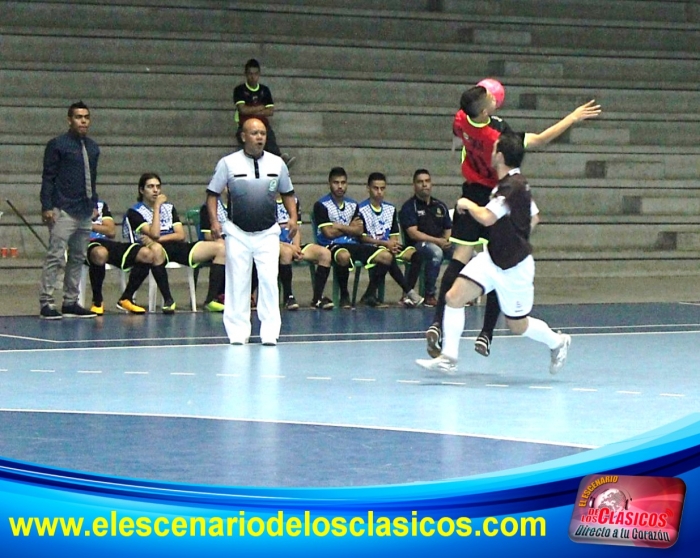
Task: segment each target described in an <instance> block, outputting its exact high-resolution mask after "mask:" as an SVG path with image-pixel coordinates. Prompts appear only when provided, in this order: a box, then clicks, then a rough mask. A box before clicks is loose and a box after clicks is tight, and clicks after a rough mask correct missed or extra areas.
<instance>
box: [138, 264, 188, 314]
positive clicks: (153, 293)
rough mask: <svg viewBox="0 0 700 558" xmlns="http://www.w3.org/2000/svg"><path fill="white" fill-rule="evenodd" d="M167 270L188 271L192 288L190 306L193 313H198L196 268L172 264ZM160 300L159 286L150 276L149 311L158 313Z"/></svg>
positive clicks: (151, 275)
mask: <svg viewBox="0 0 700 558" xmlns="http://www.w3.org/2000/svg"><path fill="white" fill-rule="evenodd" d="M165 269H186V270H187V284H188V285H189V288H190V305H191V306H192V312H196V311H197V290H196V288H195V285H194V268H191V267H190V266H188V265H180V264H179V263H175V262H170V263H168V264H167V265H166V266H165ZM157 298H158V285H157V284H156V280H155V279H154V278H153V274H152V273H150V274H149V275H148V311H149V312H155V311H156V303H157V300H156V299H157Z"/></svg>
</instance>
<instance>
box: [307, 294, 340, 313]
mask: <svg viewBox="0 0 700 558" xmlns="http://www.w3.org/2000/svg"><path fill="white" fill-rule="evenodd" d="M311 306H312V307H313V308H315V309H316V310H333V308H334V307H335V304H333V301H332V300H331V299H330V298H328V297H327V296H324V297H323V298H321V299H320V300H312V301H311Z"/></svg>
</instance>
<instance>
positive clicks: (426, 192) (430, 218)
mask: <svg viewBox="0 0 700 558" xmlns="http://www.w3.org/2000/svg"><path fill="white" fill-rule="evenodd" d="M432 190H433V184H432V181H431V180H430V173H429V172H428V171H427V170H425V169H418V170H416V172H414V173H413V194H414V195H413V197H412V198H410V199H409V200H408V201H406V203H404V204H403V206H402V207H401V211H400V212H399V224H400V225H401V228H402V229H403V231H404V233H405V235H406V244H407V245H408V246H413V247H414V248H415V249H416V252H417V253H418V254H419V255H420V256H421V260H422V261H423V262H424V266H425V291H424V292H423V293H422V294H423V295H424V296H425V302H424V304H425V305H426V306H431V307H432V306H435V305H436V304H437V297H436V296H435V295H436V293H437V278H438V276H439V275H440V266H441V265H442V260H443V259H446V260H449V259H450V258H451V257H452V252H454V247H453V246H452V244H450V234H451V233H452V220H451V219H450V212H449V209H448V208H447V206H446V205H445V204H444V203H443V202H441V201H440V200H438V199H436V198H434V197H432Z"/></svg>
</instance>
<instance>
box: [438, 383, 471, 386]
mask: <svg viewBox="0 0 700 558" xmlns="http://www.w3.org/2000/svg"><path fill="white" fill-rule="evenodd" d="M440 385H443V386H466V385H467V384H466V382H440Z"/></svg>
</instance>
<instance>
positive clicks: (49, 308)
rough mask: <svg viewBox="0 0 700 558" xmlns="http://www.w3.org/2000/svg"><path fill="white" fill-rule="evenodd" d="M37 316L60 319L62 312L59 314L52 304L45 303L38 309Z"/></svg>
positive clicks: (45, 318)
mask: <svg viewBox="0 0 700 558" xmlns="http://www.w3.org/2000/svg"><path fill="white" fill-rule="evenodd" d="M39 317H40V318H41V319H42V320H62V319H63V314H61V313H60V312H59V311H58V310H56V307H55V306H54V305H53V304H47V305H46V306H42V307H41V309H40V310H39Z"/></svg>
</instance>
